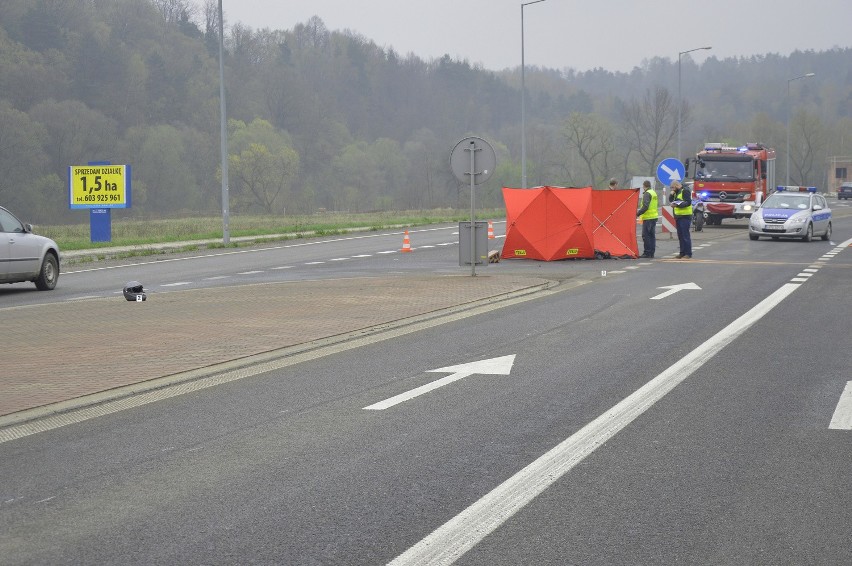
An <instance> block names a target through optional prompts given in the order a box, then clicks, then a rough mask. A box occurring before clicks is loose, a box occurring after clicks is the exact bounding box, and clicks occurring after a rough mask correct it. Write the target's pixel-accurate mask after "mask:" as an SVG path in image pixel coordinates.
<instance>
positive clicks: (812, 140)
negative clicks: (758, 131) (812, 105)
mask: <svg viewBox="0 0 852 566" xmlns="http://www.w3.org/2000/svg"><path fill="white" fill-rule="evenodd" d="M825 150H826V128H825V126H824V125H823V124H822V121H821V120H820V119H819V116H817V115H816V114H813V113H811V112H808V111H807V110H800V111H799V112H797V113H796V115H795V116H794V117H793V120H792V121H791V122H790V155H789V156H788V159H790V182H791V183H792V184H794V185H805V184H809V183H813V184H815V185H816V184H821V183H820V182H821V181H823V171H822V170H821V168H820V167H821V165H822V163H823V160H820V159H818V158H819V156H823V155H825Z"/></svg>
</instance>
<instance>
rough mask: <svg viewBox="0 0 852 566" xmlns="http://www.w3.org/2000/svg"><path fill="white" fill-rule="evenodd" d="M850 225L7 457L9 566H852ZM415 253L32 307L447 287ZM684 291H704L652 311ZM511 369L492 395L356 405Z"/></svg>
mask: <svg viewBox="0 0 852 566" xmlns="http://www.w3.org/2000/svg"><path fill="white" fill-rule="evenodd" d="M847 222H848V221H847ZM847 222H843V223H841V222H837V223H836V225H835V235H834V237H833V242H831V243H829V242H821V241H817V242H812V243H810V244H804V243H800V242H773V241H767V240H761V241H758V242H751V241H749V240H748V238H747V236H746V234H745V231H744V230H743V227H742V225H741V224H740V225H736V224H732V225H730V226H725V225H723V226H722V227H708V228H707V229H706V230H707V231H706V233H704V234H703V235H702V237H701V241H700V242H698V239H697V246H696V250H695V254H694V256H695V259H694V260H692V261H689V262H684V261H680V262H678V261H675V260H659V261H653V262H624V261H621V262H611V263H610V262H607V264H606V266H607V269H608V273H607V275H606V276H600V277H597V278H595V280H594V281H593V282H592V283H591V284H587V285H583V286H579V287H574V288H570V289H567V288H566V289H563V288H560V287H557V288H555V289H553V290H551V291H548V292H546V293H542V295H541V296H540V297H539V298H537V299H535V300H528V301H524V302H518V303H517V304H511V303H506V304H504V305H501V306H502V308H494V309H491V310H488V311H487V312H483V313H481V314H477V315H475V316H471V317H467V318H461V319H457V320H452V321H449V322H447V323H446V324H443V325H441V326H438V327H434V328H431V329H426V330H423V331H420V332H417V333H414V334H411V335H407V336H404V337H402V339H391V340H386V341H382V342H378V343H374V344H370V345H366V346H363V347H361V348H357V349H353V350H348V351H343V352H340V353H337V354H334V355H329V356H324V357H318V358H316V359H313V360H309V361H306V362H303V363H300V364H297V365H291V366H286V367H282V368H279V369H275V370H272V371H269V372H267V373H263V374H261V375H256V376H254V377H251V378H248V379H243V380H239V381H234V382H231V383H227V384H224V385H220V386H217V387H215V388H210V389H206V390H203V391H198V392H195V393H192V394H187V395H181V396H176V397H170V398H168V399H165V400H163V401H161V402H159V403H153V404H148V405H145V406H141V407H137V408H134V409H129V410H127V411H123V412H120V413H115V414H111V415H107V416H104V417H101V418H96V419H92V420H88V421H85V422H82V423H79V424H76V425H73V426H67V427H63V428H60V429H56V430H52V431H49V432H45V433H42V434H35V435H31V436H28V437H26V438H22V439H20V440H15V441H13V442H7V443H4V444H0V478H2V480H0V557H3V558H2V560H0V561H2V562H3V563H4V564H6V563H8V564H44V563H50V564H63V563H67V564H83V563H98V564H107V563H109V564H119V563H121V564H133V563H138V564H167V563H183V564H233V563H255V564H300V565H301V564H305V565H313V564H317V565H319V564H385V563H389V562H391V561H394V560H395V559H396V562H395V563H397V564H441V563H443V564H449V563H456V564H483V565H485V564H488V565H497V564H506V565H508V564H529V563H537V564H641V563H654V564H673V563H689V564H696V563H700V564H711V563H712V564H845V563H850V561H852V541H850V539H849V536H848V525H849V524H852V494H851V493H850V491H849V489H848V486H849V484H850V479H852V478H850V475H852V473H850V469H852V468H850V465H849V464H850V459H849V454H850V453H852V430H845V429H837V428H830V426H829V425H830V423H831V422H832V417H833V415H834V414H835V412H836V411H837V410H838V406H839V404H840V401H841V399H842V397H841V396H842V393H843V391H844V387H845V386H846V383H847V381H850V380H852V373H850V369H849V368H850V367H852V355H850V353H849V349H848V328H849V325H848V318H847V317H848V313H849V312H852V309H850V307H852V305H850V302H852V299H850V297H852V250H850V249H849V244H850V243H852V242H850V240H852V228H850V226H852V224H850V225H847ZM412 235H413V236H414V237H413V238H412V245H413V246H414V247H416V248H417V247H422V245H421V244H420V243H418V242H419V241H422V242H424V243H425V245H435V246H436V247H435V248H426V249H420V250H418V251H417V252H416V253H417V254H418V255H417V256H416V258H417V261H418V262H422V263H420V264H419V265H418V264H416V263H414V262H411V261H409V260H407V259H406V260H405V262H404V263H400V261H399V256H398V255H394V254H378V253H377V252H378V251H382V250H384V249H394V248H390V247H389V246H387V245H385V246H384V247H383V246H376V245H375V242H376V241H377V240H376V239H373V240H370V241H368V242H370V243H369V245H364V247H360V246H362V244H365V241H364V240H356V241H355V242H356V243H355V244H354V245H355V246H356V247H355V248H347V249H348V250H350V251H348V252H347V255H345V257H346V259H342V258H344V254H343V253H341V250H340V249H333V248H332V249H329V248H324V247H323V248H317V247H311V246H304V247H302V248H297V250H298V251H295V250H293V249H290V248H288V249H287V250H286V251H282V250H281V249H278V248H276V249H273V250H261V251H248V252H247V253H244V254H233V255H228V256H222V255H217V256H215V257H211V258H204V259H193V260H188V261H183V260H182V261H174V262H168V264H167V263H165V262H156V263H148V264H145V265H142V264H143V263H144V262H138V263H139V265H137V266H134V267H116V268H114V269H113V268H112V267H111V266H109V268H108V269H100V267H105V266H98V267H97V269H98V271H90V270H85V269H82V268H81V269H79V270H77V272H76V273H73V272H69V273H67V274H63V278H62V279H60V287H61V288H66V289H67V293H68V294H67V295H63V294H62V293H65V292H66V291H61V292H60V293H57V294H55V295H52V296H51V297H50V299H49V300H57V301H61V300H69V299H73V298H74V297H80V296H83V293H86V292H87V291H85V289H91V288H93V287H94V286H95V282H96V281H99V282H100V284H101V287H99V288H98V290H97V291H96V292H97V293H114V292H116V290H118V289H120V284H121V283H119V285H118V289H116V285H115V283H116V282H123V281H124V280H125V279H139V280H140V281H143V283H146V287H147V286H148V285H150V286H151V287H150V288H151V290H152V292H153V293H157V292H168V289H171V288H172V287H170V286H169V285H173V284H174V283H182V282H183V283H185V284H184V285H181V286H187V285H228V284H232V283H235V282H242V281H244V280H245V279H246V278H251V277H259V278H264V277H277V276H288V277H303V278H306V279H310V278H313V277H337V276H341V275H342V274H351V273H353V272H359V273H360V272H364V273H370V272H373V271H374V270H379V271H387V270H393V269H425V270H436V269H444V270H447V271H452V270H456V271H457V270H459V269H463V268H459V267H458V266H457V264H456V265H455V266H454V265H453V264H452V259H453V258H454V259H456V260H457V249H456V248H453V247H452V246H450V245H448V246H445V247H438V244H440V243H442V242H445V241H450V240H452V238H453V236H450V235H449V234H446V233H442V232H440V231H434V232H424V233H423V238H424V239H423V240H419V238H420V237H421V236H420V235H419V234H418V235H415V234H412ZM427 235H430V237H433V238H434V240H426V239H425V238H426V236H427ZM448 236H449V237H448ZM398 237H399V235H398V234H396V235H388V236H385V238H387V239H388V240H387V242H385V241H384V240H383V241H381V243H382V244H385V243H391V241H392V240H393V239H398ZM841 243H844V244H845V246H844V247H842V248H841V246H840V244H841ZM349 244H350V245H352V242H349ZM661 244H662V246H668V247H670V248H671V250H670V251H672V252H673V251H675V249H674V246H673V244H669V243H665V242H662V243H661ZM306 249H309V250H317V249H321V250H322V253H319V252H316V251H311V252H310V253H308V252H306V251H305V250H306ZM429 250H432V251H429ZM303 252H304V255H295V256H293V255H288V254H291V253H297V254H302V253H303ZM326 252H330V253H326ZM367 253H371V254H372V255H371V257H362V258H357V259H356V258H355V256H357V255H363V254H367ZM452 254H456V255H455V256H452ZM285 255H286V257H284V256H285ZM413 255H414V254H410V255H408V256H406V257H407V258H410V257H412V256H413ZM448 256H450V258H449V259H450V260H449V261H448ZM246 258H251V259H250V260H247V262H246V263H241V262H243V261H246ZM291 258H298V260H296V259H292V261H291ZM335 258H337V261H334V260H335ZM176 259H177V258H176ZM284 259H286V261H282V260H284ZM317 261H323V262H324V263H314V262H317ZM602 263H603V262H583V263H582V264H579V265H578V264H576V263H575V264H573V265H572V264H568V263H566V262H557V263H554V264H541V263H538V262H501V263H500V264H496V265H492V266H488V267H484V268H483V270H491V269H505V270H526V271H528V272H531V273H534V274H535V275H536V276H539V277H541V276H545V275H547V276H550V277H553V278H554V279H558V278H559V276H560V273H563V274H564V273H565V272H566V270H571V269H589V270H600V268H601V264H602ZM285 265H293V267H291V268H286V269H281V270H274V268H276V267H283V266H285ZM468 269H469V268H468ZM273 270H274V271H273ZM250 272H254V273H250ZM281 272H283V273H286V274H287V275H280V273H281ZM116 273H117V275H116ZM66 275H67V277H66ZM601 275H602V274H601ZM219 277H227V279H219ZM143 278H144V279H143ZM146 279H147V280H149V281H151V283H147V282H146V281H145V280H146ZM684 284H694V285H695V286H698V287H700V289H684V290H680V291H677V292H673V293H671V294H669V295H668V296H666V297H660V296H661V295H663V294H666V293H668V292H669V291H671V288H670V286H673V285H684ZM66 285H67V287H66ZM59 290H60V288H58V289H57V291H59ZM88 292H90V293H91V292H92V291H88ZM42 295H45V293H30V294H29V295H26V297H27V298H26V299H24V298H21V297H22V296H24V293H22V292H17V291H16V292H14V293H11V294H9V295H6V296H3V297H2V299H3V300H10V299H11V300H16V301H23V302H24V303H25V302H26V301H29V300H33V299H31V298H30V297H32V296H37V297H38V298H39V299H38V300H42V299H41V296H42ZM768 297H770V298H768ZM507 356H514V357H513V358H512V360H511V368H510V371H508V374H501V373H500V372H499V371H498V370H497V369H495V368H494V367H491V366H489V367H490V369H491V370H493V371H492V373H486V372H487V371H488V370H489V368H485V369H484V370H482V371H481V372H475V373H472V374H471V375H468V376H466V377H463V378H460V379H458V380H457V381H453V382H451V383H447V384H446V385H444V386H442V387H439V388H436V389H433V390H431V391H428V392H425V393H423V394H421V395H418V396H416V397H412V398H410V399H408V400H406V401H403V402H400V403H398V404H395V405H392V406H390V407H388V408H384V409H380V410H374V409H367V407H371V406H374V405H375V404H377V403H380V402H382V401H386V400H388V399H393V398H395V397H396V396H398V395H403V394H405V393H407V392H411V391H414V390H417V388H420V387H424V386H427V385H428V384H430V383H434V382H436V381H437V380H439V379H442V378H443V377H445V376H448V375H453V374H454V373H458V372H459V371H460V370H459V369H458V368H457V369H447V370H445V371H439V372H435V371H433V370H439V369H441V368H453V367H455V366H459V365H463V364H469V363H472V362H479V361H482V360H493V359H497V358H506V357H507ZM62 363H73V361H71V360H64V361H63V362H62ZM480 369H482V366H480ZM462 373H464V372H462ZM613 408H617V409H618V410H616V411H612V410H613Z"/></svg>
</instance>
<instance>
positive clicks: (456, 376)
mask: <svg viewBox="0 0 852 566" xmlns="http://www.w3.org/2000/svg"><path fill="white" fill-rule="evenodd" d="M469 375H471V374H470V373H465V372H460V373H453V374H450V375H448V376H446V377H442V378H441V379H439V380H437V381H432V382H431V383H427V384H426V385H421V386H420V387H418V388H416V389H412V390H411V391H406V392H405V393H400V394H399V395H395V396H394V397H391V398H390V399H385V400H384V401H379V402H378V403H374V404H372V405H370V406H368V407H364V410H365V411H384V410H385V409H388V408H390V407H393V406H394V405H399V404H400V403H404V402H405V401H408V400H409V399H414V398H415V397H419V396H420V395H423V394H424V393H429V392H430V391H432V390H433V389H438V388H439V387H443V386H444V385H447V384H449V383H452V382H454V381H458V380H460V379H462V378H464V377H467V376H469Z"/></svg>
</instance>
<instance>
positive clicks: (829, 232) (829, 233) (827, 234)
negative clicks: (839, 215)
mask: <svg viewBox="0 0 852 566" xmlns="http://www.w3.org/2000/svg"><path fill="white" fill-rule="evenodd" d="M829 238H831V222H829V223H828V228H826V229H825V234H823V235H822V239H823V241H828V239H829Z"/></svg>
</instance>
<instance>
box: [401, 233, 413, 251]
mask: <svg viewBox="0 0 852 566" xmlns="http://www.w3.org/2000/svg"><path fill="white" fill-rule="evenodd" d="M399 251H401V252H410V251H411V240H409V239H408V230H406V231H405V236H403V237H402V249H401V250H399Z"/></svg>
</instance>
